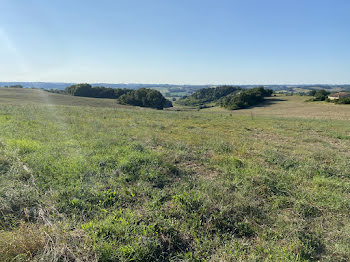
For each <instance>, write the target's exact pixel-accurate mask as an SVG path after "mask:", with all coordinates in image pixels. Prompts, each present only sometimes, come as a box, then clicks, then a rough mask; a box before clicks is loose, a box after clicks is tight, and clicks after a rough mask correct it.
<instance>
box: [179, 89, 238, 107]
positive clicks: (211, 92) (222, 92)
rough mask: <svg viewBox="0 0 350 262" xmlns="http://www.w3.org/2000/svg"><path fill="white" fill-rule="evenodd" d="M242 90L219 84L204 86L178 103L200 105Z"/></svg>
mask: <svg viewBox="0 0 350 262" xmlns="http://www.w3.org/2000/svg"><path fill="white" fill-rule="evenodd" d="M239 90H241V88H240V87H234V86H218V87H216V88H202V89H200V90H198V91H197V92H195V93H193V94H192V95H190V96H188V97H184V98H183V99H181V100H180V101H178V104H181V105H185V106H198V105H203V104H206V103H211V102H214V101H217V100H218V99H220V98H222V97H225V96H227V95H229V94H232V93H234V92H237V91H239Z"/></svg>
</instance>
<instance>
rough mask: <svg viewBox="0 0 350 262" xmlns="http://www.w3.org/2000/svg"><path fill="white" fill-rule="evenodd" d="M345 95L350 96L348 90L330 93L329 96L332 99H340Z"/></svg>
mask: <svg viewBox="0 0 350 262" xmlns="http://www.w3.org/2000/svg"><path fill="white" fill-rule="evenodd" d="M344 97H350V93H347V92H339V93H335V94H330V95H329V96H328V98H329V99H330V100H335V99H339V98H344Z"/></svg>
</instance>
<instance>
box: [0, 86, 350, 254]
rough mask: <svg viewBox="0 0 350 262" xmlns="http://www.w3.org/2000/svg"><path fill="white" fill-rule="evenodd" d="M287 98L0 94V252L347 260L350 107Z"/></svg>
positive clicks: (349, 240) (348, 236) (349, 191)
mask: <svg viewBox="0 0 350 262" xmlns="http://www.w3.org/2000/svg"><path fill="white" fill-rule="evenodd" d="M278 98H279V99H280V100H279V101H278V100H277V101H274V102H273V103H271V104H269V105H268V106H267V107H257V108H252V109H246V110H240V111H234V112H231V111H226V110H222V109H217V108H211V109H205V110H201V111H172V110H169V111H166V110H165V111H157V110H152V109H141V108H133V107H125V106H120V105H117V104H116V103H115V101H113V100H108V99H87V98H76V97H70V96H62V95H56V94H49V93H46V92H43V91H38V90H11V89H6V90H0V130H1V133H0V151H1V152H0V227H1V231H0V252H2V254H3V255H2V256H0V257H1V259H2V260H3V261H13V260H15V261H16V259H17V260H20V259H22V260H24V261H25V260H40V259H43V260H44V261H48V260H53V261H62V260H64V259H66V260H74V258H80V259H81V260H82V261H94V260H99V261H130V260H133V261H183V260H184V261H319V260H320V261H348V260H350V244H349V243H350V153H349V150H348V149H349V148H350V122H349V121H348V120H349V119H350V118H349V116H350V111H349V107H346V106H338V105H331V106H330V105H327V104H323V103H303V100H302V99H305V98H302V97H278ZM271 99H273V98H271ZM282 99H283V100H286V101H281V100H282ZM293 105H294V107H293ZM298 106H300V107H302V109H300V108H298ZM341 109H342V110H341ZM283 112H285V114H283ZM322 112H325V114H322ZM339 112H341V113H339ZM33 235H36V236H37V237H38V241H36V242H33V241H30V240H32V239H33ZM9 239H12V240H11V241H9Z"/></svg>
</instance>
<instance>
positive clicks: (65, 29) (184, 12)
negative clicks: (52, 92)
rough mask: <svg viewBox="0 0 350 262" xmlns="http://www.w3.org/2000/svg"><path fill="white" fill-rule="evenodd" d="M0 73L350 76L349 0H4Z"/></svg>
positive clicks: (198, 78)
mask: <svg viewBox="0 0 350 262" xmlns="http://www.w3.org/2000/svg"><path fill="white" fill-rule="evenodd" d="M0 61H1V62H0V81H53V82H109V83H122V82H124V83H174V84H175V83H176V84H277V83H286V84H302V83H310V84H311V83H330V84H335V83H350V1H349V0H110V1H108V0H99V1H95V0H94V1H92V0H84V1H83V0H74V1H73V0H49V1H48V0H1V1H0Z"/></svg>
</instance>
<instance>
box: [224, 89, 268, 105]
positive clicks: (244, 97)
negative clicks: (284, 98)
mask: <svg viewBox="0 0 350 262" xmlns="http://www.w3.org/2000/svg"><path fill="white" fill-rule="evenodd" d="M272 93H273V90H271V89H265V88H264V87H257V88H252V89H246V90H241V91H240V92H239V93H235V94H230V95H228V96H225V97H223V98H222V99H220V101H219V102H218V104H219V105H220V106H222V107H224V108H227V109H230V110H236V109H242V108H247V107H250V106H254V105H256V104H259V103H261V102H263V101H264V98H265V97H268V96H271V94H272Z"/></svg>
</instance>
